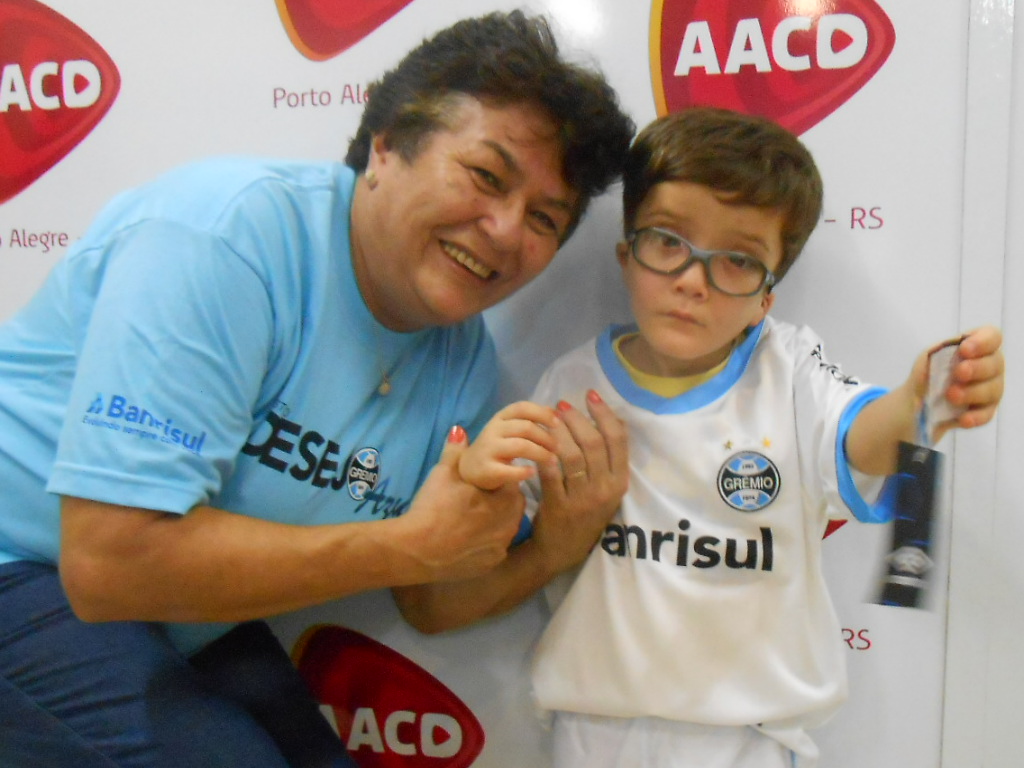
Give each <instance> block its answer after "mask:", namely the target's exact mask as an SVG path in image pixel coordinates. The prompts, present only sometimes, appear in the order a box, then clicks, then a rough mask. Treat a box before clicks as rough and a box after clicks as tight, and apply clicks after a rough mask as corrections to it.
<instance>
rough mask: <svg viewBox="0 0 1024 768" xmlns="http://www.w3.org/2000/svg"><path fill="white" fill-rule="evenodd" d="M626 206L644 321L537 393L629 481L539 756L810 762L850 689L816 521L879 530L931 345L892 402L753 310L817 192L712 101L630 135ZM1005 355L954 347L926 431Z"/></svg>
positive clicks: (571, 623)
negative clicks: (613, 442)
mask: <svg viewBox="0 0 1024 768" xmlns="http://www.w3.org/2000/svg"><path fill="white" fill-rule="evenodd" d="M623 194H624V218H625V230H626V239H625V241H624V242H622V243H620V244H619V245H618V248H617V257H618V261H619V264H620V266H621V268H622V274H623V278H624V281H625V285H626V288H627V290H628V292H629V295H630V299H631V304H632V309H633V313H634V316H635V320H636V323H635V325H631V326H627V327H612V328H610V329H608V330H607V331H606V332H605V333H604V334H602V335H601V336H600V337H599V338H597V339H596V341H592V342H590V343H588V344H586V345H584V346H582V347H580V348H578V349H576V350H574V351H572V352H570V353H569V354H567V355H565V356H564V357H562V358H561V359H560V360H558V361H557V362H556V363H555V364H554V365H553V366H552V367H551V368H550V369H549V370H548V371H547V372H546V373H545V375H544V377H543V378H542V379H541V381H540V383H539V385H538V387H537V390H536V392H535V394H534V397H533V400H534V401H535V402H538V403H546V404H550V403H559V410H560V412H561V413H562V415H563V416H568V415H569V414H570V412H571V411H572V410H573V409H570V408H568V407H567V405H566V403H569V404H572V405H574V406H576V407H577V408H580V407H583V405H584V404H585V403H586V401H587V399H588V398H589V399H590V402H591V403H593V402H600V400H603V401H604V402H605V403H607V404H608V405H609V406H610V407H611V409H612V411H614V412H615V414H616V415H617V416H618V417H619V418H621V419H622V420H624V421H625V423H626V424H627V426H628V428H629V490H628V492H627V493H626V496H625V498H624V499H623V502H622V504H621V507H620V508H619V510H618V511H617V513H616V515H615V517H614V519H613V520H612V522H611V523H610V524H609V525H607V527H606V528H605V530H604V533H603V535H602V537H601V539H600V541H599V543H598V546H596V547H595V548H594V549H593V551H592V552H591V554H590V555H589V557H588V558H587V559H586V561H585V563H584V564H583V565H582V567H581V568H580V569H579V570H578V572H577V573H575V574H572V576H571V577H570V579H571V580H570V581H569V583H568V585H567V587H566V588H565V589H563V590H562V591H563V593H564V599H562V600H561V602H560V604H558V605H557V608H556V610H555V613H554V616H553V618H552V620H551V623H550V625H549V626H548V628H547V629H546V631H545V632H544V634H543V636H542V638H541V640H540V643H539V646H538V648H537V651H536V656H535V663H534V669H533V686H534V691H535V694H536V699H537V702H538V704H539V705H540V706H541V707H542V708H543V709H545V710H551V711H553V712H554V713H555V765H556V766H557V768H570V767H571V768H575V767H576V766H579V767H580V768H582V767H583V766H586V767H587V768H595V767H597V768H600V767H602V766H608V768H611V767H612V766H615V768H624V767H627V766H628V767H632V766H658V768H665V766H671V767H673V768H677V767H678V768H682V767H684V766H685V767H686V768H739V767H741V766H742V767H744V768H755V767H756V768H776V767H778V768H783V766H786V767H787V768H789V767H790V766H794V765H798V766H801V768H804V767H805V766H813V765H815V764H816V755H817V750H816V749H815V747H814V745H813V743H812V742H811V741H810V739H809V738H808V737H807V735H806V729H808V728H812V727H814V726H816V725H819V724H820V723H821V722H823V721H824V720H825V719H827V718H828V717H829V716H830V715H831V714H832V713H833V712H834V711H835V710H836V708H837V707H838V706H839V705H840V703H841V702H842V701H843V699H844V698H845V696H846V671H845V666H844V658H843V651H842V646H841V643H840V642H839V637H840V628H839V624H838V621H837V618H836V615H835V611H834V609H833V606H832V603H831V601H830V598H829V595H828V593H827V590H826V585H825V582H824V579H823V577H822V571H821V541H822V536H823V533H824V531H825V527H826V525H827V523H828V521H829V520H830V519H835V518H842V517H848V516H850V515H852V516H854V517H856V518H858V519H861V520H873V519H875V518H873V516H872V510H871V508H870V506H869V504H868V503H867V502H866V501H865V500H864V499H865V496H866V495H870V494H869V493H868V492H869V491H872V492H874V491H877V488H878V486H880V484H881V480H880V479H873V478H870V477H868V476H870V475H875V476H882V475H887V474H891V473H893V472H894V471H895V468H896V455H897V446H898V444H899V442H900V441H901V440H911V441H912V440H914V439H915V434H916V433H915V428H916V425H917V419H918V412H919V410H920V407H921V404H922V399H923V397H924V395H925V389H926V378H927V372H926V368H927V362H926V361H927V353H925V354H923V355H922V356H921V357H920V358H919V359H918V361H917V362H916V363H915V365H914V368H913V371H912V373H911V375H910V377H909V379H908V380H907V381H906V383H904V384H903V385H902V386H900V387H899V388H897V389H894V390H892V391H891V392H888V393H886V392H885V391H884V390H881V389H877V388H873V387H869V386H866V385H863V384H860V383H857V382H856V381H855V380H853V379H851V378H848V377H845V376H843V375H842V374H841V373H839V372H838V370H837V369H836V368H835V366H831V365H829V364H828V363H827V362H826V361H825V360H824V359H823V357H822V353H821V342H820V340H819V339H818V338H817V337H816V336H815V335H814V334H813V333H812V332H811V331H810V330H808V329H806V328H797V327H794V326H791V325H789V324H786V323H783V322H779V321H775V320H773V319H772V318H770V317H768V312H769V310H770V309H771V307H772V305H773V303H774V301H775V294H773V293H772V288H773V286H774V285H775V284H776V283H777V282H778V281H779V280H780V279H782V277H783V276H784V275H785V274H786V272H787V271H788V270H789V268H790V267H791V266H792V264H793V262H794V260H795V259H796V258H797V256H798V255H799V253H800V251H801V249H802V248H803V246H804V243H805V242H806V241H807V238H808V237H809V236H810V234H811V231H812V230H813V229H814V226H815V225H816V223H817V221H818V218H819V216H820V214H821V198H822V185H821V179H820V177H819V174H818V171H817V169H816V167H815V165H814V161H813V159H812V158H811V156H810V154H809V153H808V152H807V150H806V149H805V148H804V147H803V145H802V144H801V143H800V142H799V141H798V140H797V139H796V138H795V137H794V136H793V135H792V134H790V133H788V132H787V131H785V130H783V129H782V128H780V127H779V126H777V125H775V124H773V123H771V122H768V121H766V120H763V119H760V118H754V117H749V116H746V115H741V114H737V113H732V112H728V111H724V110H718V109H711V108H699V109H692V110H689V111H685V112H681V113H677V114H673V115H670V116H668V117H665V118H662V119H659V120H657V121H655V122H654V123H652V124H651V125H649V126H648V127H647V128H646V129H645V130H644V131H642V132H641V133H640V135H639V136H638V137H637V139H636V140H635V142H634V145H633V147H632V149H631V152H630V156H629V160H628V161H627V166H626V173H625V176H624V181H623ZM999 346H1000V335H999V332H998V331H997V330H996V329H994V328H983V329H980V330H978V331H975V332H973V333H971V334H968V335H967V336H966V337H964V340H963V341H962V342H961V343H960V346H959V359H960V362H958V363H957V365H956V367H955V368H954V370H953V384H952V385H951V386H950V388H949V389H948V391H947V392H946V398H947V400H949V402H950V403H951V404H953V405H955V406H956V407H957V409H958V413H959V415H958V416H957V417H955V418H954V419H952V420H950V421H948V422H946V423H944V424H942V425H941V427H940V428H939V429H938V430H937V434H936V436H935V437H936V439H938V437H940V436H941V434H943V433H944V432H945V431H946V430H947V429H949V428H951V427H953V426H959V427H975V426H980V425H981V424H984V423H986V422H988V421H989V420H990V419H991V418H992V416H993V414H994V411H995V408H996V405H997V404H998V401H999V399H1000V397H1001V395H1002V389H1003V374H1002V370H1003V360H1002V354H1001V352H1000V351H999ZM595 392H596V395H595ZM597 396H599V398H598V399H595V398H596V397H597ZM492 423H493V422H492ZM510 439H511V438H510V437H509V436H508V435H507V434H504V433H502V432H501V431H500V429H498V428H497V427H489V428H488V429H485V430H484V433H483V434H482V435H481V437H480V438H479V439H478V441H477V442H476V443H474V445H473V446H470V448H468V449H467V450H466V451H465V452H464V453H463V454H462V456H461V458H460V465H459V466H460V471H461V472H462V474H463V476H464V477H466V478H467V479H471V480H473V481H474V482H478V481H479V482H478V484H485V483H486V482H487V478H486V474H487V471H488V470H489V469H493V467H494V466H495V464H496V463H497V462H496V461H495V460H494V458H495V456H500V455H502V453H501V445H502V440H505V441H508V440H510ZM505 448H506V450H505V452H504V455H509V454H510V453H511V452H512V451H511V449H509V448H508V445H506V446H505ZM520 455H523V454H522V453H520ZM576 474H578V473H570V472H568V471H566V477H567V478H569V477H573V476H574V475H576ZM492 486H493V482H492ZM571 486H572V481H569V480H567V481H566V487H567V488H569V489H570V490H571ZM534 493H536V489H534ZM862 493H863V494H864V495H862ZM539 514H540V515H543V514H544V508H543V507H541V511H540V513H539ZM572 577H574V578H572ZM557 586H558V584H557V582H556V584H554V585H552V588H551V589H550V590H549V592H550V593H552V594H553V593H554V592H556V591H557V590H556V588H555V587H557Z"/></svg>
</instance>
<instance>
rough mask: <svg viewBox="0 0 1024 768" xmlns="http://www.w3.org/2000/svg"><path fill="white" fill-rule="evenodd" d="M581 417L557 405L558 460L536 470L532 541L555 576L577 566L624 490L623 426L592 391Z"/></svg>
mask: <svg viewBox="0 0 1024 768" xmlns="http://www.w3.org/2000/svg"><path fill="white" fill-rule="evenodd" d="M586 408H587V412H588V413H589V416H590V418H588V417H587V415H586V414H584V413H582V412H581V411H579V410H578V409H576V408H574V407H573V406H571V405H570V404H569V403H566V402H565V401H562V402H560V403H559V404H558V414H559V417H560V421H559V424H558V425H557V426H556V427H555V429H554V430H552V434H553V435H554V436H555V438H556V440H557V441H558V460H549V461H546V462H544V463H543V464H540V465H539V467H540V480H541V492H542V499H541V503H540V506H539V508H538V511H537V515H536V517H535V518H534V521H533V525H534V532H533V539H534V542H535V545H536V546H538V547H539V548H540V549H541V550H542V551H543V553H544V557H545V560H546V562H547V563H548V566H549V568H550V570H551V575H552V576H553V575H555V574H557V573H560V572H562V571H564V570H567V569H569V568H571V567H573V566H575V565H578V564H579V563H581V562H582V561H583V560H584V559H586V557H587V555H588V554H589V553H590V550H591V549H592V548H593V546H594V544H595V543H597V541H598V539H599V538H600V537H601V534H602V532H603V531H604V529H605V526H606V525H607V524H608V521H609V520H611V518H612V517H613V516H614V514H615V512H616V510H617V509H618V508H619V504H620V503H621V501H622V496H623V495H624V494H625V492H626V489H627V487H628V485H629V446H628V434H627V431H626V426H625V424H623V422H622V421H621V420H620V419H619V418H618V417H617V416H616V415H615V414H614V413H613V412H612V410H611V408H609V407H608V405H607V403H605V402H604V400H602V399H601V397H600V395H598V393H597V392H595V391H594V390H590V391H589V392H588V393H587V401H586Z"/></svg>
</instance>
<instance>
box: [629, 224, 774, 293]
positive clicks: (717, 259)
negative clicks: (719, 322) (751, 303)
mask: <svg viewBox="0 0 1024 768" xmlns="http://www.w3.org/2000/svg"><path fill="white" fill-rule="evenodd" d="M626 242H628V243H629V248H630V252H631V253H632V254H633V258H634V259H636V260H637V263H638V264H640V265H641V266H643V267H646V268H647V269H649V270H651V271H652V272H657V273H658V274H659V275H679V274H682V273H683V272H685V271H686V270H687V269H689V268H690V266H691V265H692V264H693V262H694V261H699V262H700V263H701V264H703V265H704V274H706V275H707V278H708V283H709V284H710V285H711V287H712V288H715V289H716V290H719V291H721V292H722V293H724V294H726V295H728V296H753V295H754V294H755V293H757V292H758V291H760V290H761V289H762V288H764V287H765V286H767V287H768V289H769V290H770V289H771V287H772V286H773V285H775V275H774V274H772V271H771V270H770V269H768V267H766V266H765V265H764V264H763V263H762V262H760V261H758V260H757V259H755V258H754V257H753V256H748V255H747V254H745V253H736V252H734V251H704V250H701V249H700V248H698V247H697V246H695V245H694V244H693V243H691V242H690V241H689V240H687V239H686V238H685V237H682V236H681V235H677V234H676V233H675V232H672V231H671V230H668V229H662V228H661V227H644V228H643V229H638V230H636V231H634V232H631V233H630V234H629V236H628V237H627V238H626Z"/></svg>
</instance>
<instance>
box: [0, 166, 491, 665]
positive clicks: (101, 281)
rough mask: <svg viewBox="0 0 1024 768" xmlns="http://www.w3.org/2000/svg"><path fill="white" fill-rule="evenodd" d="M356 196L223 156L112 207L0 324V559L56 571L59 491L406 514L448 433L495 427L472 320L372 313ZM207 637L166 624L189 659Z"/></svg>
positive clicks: (297, 510)
mask: <svg viewBox="0 0 1024 768" xmlns="http://www.w3.org/2000/svg"><path fill="white" fill-rule="evenodd" d="M354 182H355V175H354V173H353V172H352V170H351V169H349V168H347V167H346V166H344V165H341V164H336V163H305V162H293V161H280V162H268V161H258V160H253V159H246V158H223V159H217V160H210V161H205V162H201V163H197V164H194V165H190V166H187V167H184V168H181V169H178V170H176V171H173V172H171V173H169V174H167V175H166V176H164V177H162V178H160V179H158V180H157V181H155V182H154V183H152V184H150V185H148V186H146V187H143V188H140V189H138V190H134V191H131V192H127V193H125V194H123V195H121V196H120V197H119V198H117V199H116V200H115V201H114V202H113V203H111V205H110V206H109V207H108V208H107V209H106V210H105V211H104V212H103V213H102V214H101V216H100V217H99V218H98V219H97V221H96V222H95V223H94V225H93V227H92V228H91V229H90V231H89V232H88V233H87V235H86V236H85V237H84V238H83V239H82V240H81V241H80V242H79V243H77V244H76V246H75V247H74V248H73V249H72V251H71V252H70V253H69V254H68V256H67V258H65V259H64V260H63V261H62V262H60V263H59V264H58V265H57V266H56V268H55V269H54V271H53V273H52V274H51V276H50V277H49V279H48V280H47V282H46V283H45V285H44V286H43V288H42V289H41V290H40V291H39V293H38V294H37V295H36V296H35V297H34V298H33V299H32V301H31V302H30V303H29V304H28V305H27V306H26V307H25V309H24V310H23V311H21V312H20V313H19V314H18V315H17V316H15V317H14V318H13V319H12V320H10V321H9V322H8V323H6V324H4V325H3V326H0V477H3V478H4V485H5V488H4V491H3V492H2V493H0V563H2V562H9V561H12V560H20V559H30V560H41V561H44V562H55V561H56V560H57V558H58V554H59V537H58V534H59V516H58V504H59V499H58V494H60V495H72V496H81V497H85V498H90V499H96V500H99V501H104V502H110V503H115V504H122V505H127V506H137V507H143V508H148V509H155V510H164V511H169V512H176V513H185V512H187V511H188V510H189V509H191V508H192V507H194V506H195V505H197V504H209V505H213V506H216V507H220V508H223V509H227V510H231V511H234V512H238V513H241V514H246V515H251V516H254V517H260V518H264V519H267V520H275V521H280V522H287V523H298V524H306V525H314V524H322V523H337V522H346V521H352V520H374V519H382V518H384V517H389V516H394V515H399V514H401V513H402V512H403V511H404V510H405V509H406V508H407V507H408V505H409V503H410V501H411V500H412V497H413V495H414V494H415V492H416V488H417V487H418V484H419V483H420V482H421V481H422V479H423V477H424V476H425V475H426V473H427V472H428V471H429V470H430V468H431V467H432V466H433V465H434V463H435V462H436V461H437V458H438V457H439V455H440V451H441V447H442V445H443V442H444V439H445V437H446V434H447V432H448V429H449V428H450V427H451V426H452V425H454V424H462V425H463V426H465V427H466V428H467V430H468V431H469V432H470V433H471V434H474V433H475V432H476V431H478V430H479V428H480V427H481V426H482V424H483V422H484V421H485V420H486V418H487V417H488V416H489V415H490V413H492V412H493V409H494V406H495V402H494V397H495V383H496V382H495V380H496V375H497V364H496V358H495V353H494V347H493V343H492V342H491V339H490V337H489V335H488V334H487V332H486V330H485V328H484V325H483V321H482V320H481V319H479V318H474V319H472V320H469V321H467V322H465V323H462V324H460V325H456V326H452V327H448V328H431V329H427V330H423V331H419V332H416V333H408V334H401V333H395V332H392V331H390V330H388V329H387V328H385V327H383V326H381V325H380V324H379V323H377V321H376V320H375V319H374V318H373V316H372V315H371V314H370V312H369V310H368V309H367V307H366V304H365V302H364V301H363V299H362V296H361V294H360V293H359V290H358V287H357V285H356V281H355V275H354V273H353V269H352V261H351V253H350V250H349V208H350V204H351V199H352V190H353V187H354ZM382 371H389V372H390V377H391V384H392V390H391V392H390V393H389V394H387V395H386V396H382V395H380V394H379V393H378V391H377V388H378V385H379V384H380V381H381V377H382ZM221 631H223V627H218V626H217V625H210V626H206V627H204V626H202V625H197V626H193V627H192V628H191V629H189V630H188V631H186V632H181V631H180V630H177V629H176V630H174V632H175V634H176V636H177V637H178V639H179V646H180V647H182V648H183V649H185V650H191V649H193V648H195V647H198V646H199V645H200V644H202V643H203V642H206V641H208V640H209V639H212V638H213V637H215V636H216V635H217V634H219V633H220V632H221Z"/></svg>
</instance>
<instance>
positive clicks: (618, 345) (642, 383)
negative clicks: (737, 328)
mask: <svg viewBox="0 0 1024 768" xmlns="http://www.w3.org/2000/svg"><path fill="white" fill-rule="evenodd" d="M638 335H639V334H637V333H626V334H623V335H622V336H619V338H617V339H615V344H614V347H615V354H616V356H617V357H618V358H619V362H620V363H622V367H623V368H625V369H626V372H627V373H628V374H629V378H631V379H632V380H633V383H634V384H636V385H637V386H638V387H640V388H642V389H646V390H647V391H648V392H653V393H654V394H656V395H658V396H659V397H666V398H669V397H679V395H681V394H683V393H684V392H689V391H690V390H691V389H693V388H694V387H698V386H700V385H701V384H703V383H704V382H705V381H709V380H710V379H713V378H714V377H715V376H717V375H718V374H719V373H720V372H721V370H722V369H723V368H725V366H726V364H727V363H728V362H729V358H730V357H731V356H732V353H731V352H730V353H729V354H728V355H726V356H725V359H724V360H723V361H722V362H720V363H719V364H718V365H716V366H715V367H714V368H711V369H710V370H707V371H704V372H703V373H695V374H692V375H690V376H658V375H656V374H653V373H644V372H643V371H641V370H640V369H639V368H637V367H636V366H634V365H633V364H632V363H631V362H629V360H627V359H626V356H625V355H623V354H622V345H623V344H624V343H625V342H627V341H629V340H630V339H632V338H634V337H636V336H638Z"/></svg>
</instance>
